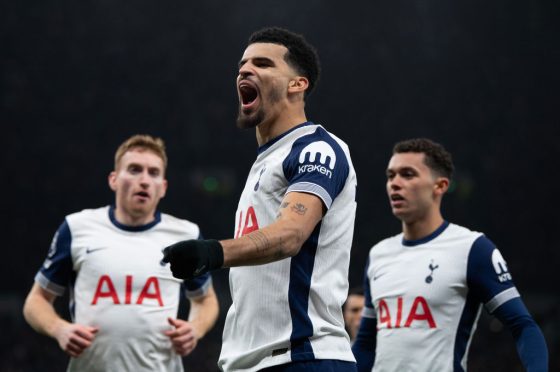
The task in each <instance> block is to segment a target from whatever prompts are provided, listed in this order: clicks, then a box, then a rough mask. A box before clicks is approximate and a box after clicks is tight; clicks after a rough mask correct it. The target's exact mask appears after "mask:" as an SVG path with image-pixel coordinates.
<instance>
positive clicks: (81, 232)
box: [35, 207, 211, 372]
mask: <svg viewBox="0 0 560 372" xmlns="http://www.w3.org/2000/svg"><path fill="white" fill-rule="evenodd" d="M199 236H200V231H199V228H198V226H197V225H195V224H193V223H191V222H189V221H186V220H181V219H178V218H175V217H173V216H170V215H167V214H160V213H157V214H156V219H155V220H154V221H153V222H152V223H150V224H148V225H144V226H134V227H131V226H125V225H122V224H120V223H119V222H118V221H117V220H116V219H115V216H114V209H113V208H112V207H103V208H99V209H88V210H83V211H81V212H78V213H74V214H71V215H69V216H67V217H66V219H65V221H64V223H63V224H62V225H61V226H60V228H59V229H58V231H57V233H56V235H55V237H54V239H53V242H52V244H51V248H50V250H49V253H48V255H47V259H46V260H45V262H44V264H43V266H42V267H41V269H40V271H39V272H38V273H37V275H36V277H35V281H36V282H37V283H38V284H39V285H40V286H41V287H43V288H45V289H46V290H48V291H50V292H52V293H54V294H56V295H59V296H60V295H62V294H63V293H64V291H65V288H69V289H70V299H71V303H70V313H71V314H72V317H73V321H74V322H75V323H79V324H83V325H89V326H95V327H99V331H98V333H97V335H96V337H95V340H94V342H93V343H92V345H91V346H90V347H89V348H87V349H86V350H85V351H84V352H83V354H82V355H81V356H79V357H78V358H71V360H70V364H69V366H68V370H69V371H103V372H107V371H115V372H116V371H162V372H163V371H182V370H183V367H182V361H181V358H180V356H179V355H178V354H176V353H175V352H174V351H173V347H172V345H171V341H170V340H169V338H168V337H167V336H166V335H164V334H163V332H164V331H165V330H168V329H172V328H173V327H172V326H170V325H169V323H168V321H167V318H168V317H171V318H176V317H177V310H178V305H179V295H180V292H181V285H182V283H183V281H182V280H179V279H176V278H174V277H173V275H172V274H171V270H170V269H169V265H166V266H162V265H161V264H160V261H161V259H162V250H163V248H165V247H166V246H168V245H170V244H173V243H175V242H177V241H179V240H185V239H197V238H198V237H199ZM184 284H185V287H186V295H187V296H189V297H191V298H193V297H196V296H200V295H202V294H204V293H205V292H206V291H207V289H208V287H209V286H210V284H211V279H210V277H209V276H208V275H206V276H203V277H201V278H197V279H196V280H193V281H189V282H185V283H184Z"/></svg>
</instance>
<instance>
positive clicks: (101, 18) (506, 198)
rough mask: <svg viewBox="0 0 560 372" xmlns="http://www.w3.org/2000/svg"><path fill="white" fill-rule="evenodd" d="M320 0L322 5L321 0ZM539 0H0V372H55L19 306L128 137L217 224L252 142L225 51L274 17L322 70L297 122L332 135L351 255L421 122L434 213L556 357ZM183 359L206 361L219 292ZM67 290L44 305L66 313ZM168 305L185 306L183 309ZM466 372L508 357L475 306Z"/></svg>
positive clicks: (553, 178)
mask: <svg viewBox="0 0 560 372" xmlns="http://www.w3.org/2000/svg"><path fill="white" fill-rule="evenodd" d="M334 4H336V5H334ZM559 8H560V7H559V5H558V3H557V2H546V1H542V0H534V1H530V2H516V1H510V0H495V1H492V2H488V1H482V0H474V1H468V2H467V1H455V2H442V1H434V0H412V1H394V0H381V1H371V2H365V1H363V2H354V1H345V2H343V3H340V2H330V3H327V2H323V1H319V0H310V1H295V0H285V1H282V2H280V1H261V2H252V1H246V0H243V1H231V2H225V1H216V0H210V1H194V2H189V1H175V0H172V1H169V2H165V3H155V2H151V1H144V0H138V1H136V2H134V3H133V4H132V3H127V2H122V1H104V0H98V1H81V2H74V1H62V2H57V3H56V4H55V3H53V2H40V1H31V2H20V1H11V2H9V1H2V2H1V4H0V50H1V51H0V66H1V70H0V71H1V75H0V87H1V96H0V122H1V123H2V131H3V133H4V135H3V138H4V142H3V144H2V146H0V148H1V150H0V151H1V153H0V154H1V158H2V170H3V174H4V176H3V178H2V198H1V199H2V201H1V202H0V203H1V205H2V220H3V222H2V236H3V237H5V238H7V240H6V241H5V242H4V244H3V247H2V251H1V254H2V260H1V265H2V266H1V267H2V270H0V279H1V281H0V319H1V324H0V325H1V332H0V370H1V371H60V370H64V368H65V366H66V362H67V359H66V357H65V356H64V355H63V353H62V352H61V351H60V350H59V349H58V346H57V345H56V343H55V342H54V341H53V340H51V339H48V338H46V337H44V336H40V335H37V334H35V333H34V332H33V331H32V330H31V329H30V328H29V327H28V326H27V324H26V323H25V322H24V321H23V318H22V316H21V307H22V303H23V300H24V298H25V295H26V293H27V291H28V290H29V288H30V287H31V285H32V281H33V276H34V275H35V273H36V271H37V269H38V268H39V266H40V265H41V263H42V261H43V259H44V257H45V254H46V252H47V249H48V246H49V243H50V240H51V237H52V235H53V233H54V231H55V230H56V228H57V227H58V225H59V224H60V223H61V222H62V220H63V218H64V216H65V215H66V214H68V213H71V212H75V211H78V210H81V209H83V208H89V207H97V206H101V205H105V204H107V203H110V202H112V200H113V196H112V194H111V192H110V190H109V189H108V187H107V185H106V176H107V174H108V172H109V171H110V170H111V169H112V166H113V163H112V162H113V153H114V150H115V148H116V147H117V146H118V144H119V143H120V142H121V141H123V140H124V139H125V138H126V137H128V136H129V135H132V134H135V133H150V134H153V135H157V136H161V137H163V138H164V139H165V140H166V141H167V145H168V152H169V158H170V165H169V171H168V179H169V182H170V188H169V192H168V195H167V197H166V199H165V200H164V201H163V202H162V204H161V210H162V211H164V212H168V213H171V214H174V215H177V216H179V217H183V218H188V219H191V220H193V221H195V222H197V223H199V224H200V226H201V227H202V231H203V233H204V235H205V236H206V237H213V238H226V237H231V236H232V232H233V225H234V223H233V221H234V212H235V209H236V204H237V200H238V197H239V195H240V192H241V189H242V187H243V184H244V182H245V177H246V174H247V172H248V170H249V167H250V165H251V164H252V161H253V159H254V157H255V154H256V151H255V150H256V142H255V138H254V133H253V131H247V132H241V131H239V130H238V129H236V128H235V124H234V119H235V116H236V109H237V97H236V93H235V85H234V80H235V76H236V66H237V62H238V60H239V58H240V57H241V54H242V51H243V49H244V47H245V42H246V39H247V37H248V36H249V34H250V33H251V32H252V31H254V30H256V29H257V28H260V27H262V26H267V25H278V26H283V27H287V28H290V29H293V30H295V31H298V32H301V33H303V34H305V35H306V37H307V38H308V39H309V40H310V41H311V42H312V43H314V44H315V45H316V46H317V48H318V50H319V53H320V56H321V59H322V64H323V75H322V78H321V81H320V83H319V86H318V89H317V91H316V92H315V93H314V94H313V95H312V96H311V97H310V98H309V100H308V105H307V106H308V107H307V111H308V117H309V118H310V119H311V120H313V121H315V122H317V123H322V124H324V125H325V126H326V127H327V128H328V129H329V130H331V131H333V132H334V133H336V134H337V135H338V136H339V137H341V138H343V139H344V140H345V141H346V142H347V143H348V144H349V146H350V149H351V152H352V156H353V160H354V163H355V164H354V165H355V167H356V169H357V173H358V181H359V188H358V202H359V207H358V212H357V222H356V229H355V234H354V236H355V238H354V243H353V248H352V249H353V253H352V262H351V268H350V282H351V285H353V286H354V285H359V284H360V282H361V277H362V270H363V266H364V263H365V258H366V255H367V251H368V249H369V247H371V246H372V245H373V244H374V243H375V242H377V241H378V240H380V239H382V238H384V237H386V236H388V235H391V234H395V233H397V232H398V231H399V223H398V222H397V221H396V220H395V219H394V218H393V217H392V216H391V214H390V210H389V208H388V203H387V201H386V196H385V193H384V183H385V179H384V169H385V166H386V164H387V161H388V158H389V154H390V150H391V147H392V144H393V143H394V142H395V141H397V140H401V139H404V138H409V137H415V136H427V137H431V138H433V139H435V140H437V141H441V142H442V143H444V144H445V145H446V147H447V148H448V149H449V150H450V151H451V152H452V153H453V154H454V159H455V163H456V166H457V169H458V171H457V175H456V179H455V183H454V185H453V186H454V187H453V189H452V192H450V194H449V195H448V196H446V200H445V202H444V214H445V216H446V217H447V219H449V220H451V221H453V222H456V223H459V224H462V225H466V226H468V227H470V228H472V229H475V230H479V231H484V232H485V233H486V234H487V235H488V236H489V237H490V238H491V239H492V240H494V241H495V242H496V243H497V245H498V247H499V248H500V249H501V251H502V253H503V254H504V256H505V257H506V259H507V261H508V263H509V267H510V269H511V271H512V272H513V275H514V280H515V282H516V284H517V286H518V288H519V289H520V291H521V293H522V294H523V298H524V300H525V302H526V304H527V305H528V307H529V309H530V311H531V312H532V314H533V315H534V317H535V319H536V320H537V322H538V323H539V324H540V326H541V327H542V329H543V332H544V334H545V336H546V339H547V342H548V346H549V350H550V354H551V370H553V371H558V370H560V362H559V358H558V351H559V350H560V346H559V345H560V340H559V329H560V295H559V291H558V287H557V284H556V285H555V284H553V283H554V282H557V279H556V280H555V279H554V277H556V275H555V274H554V273H555V272H556V270H558V264H559V259H558V258H559V255H560V253H559V249H558V248H559V247H558V243H557V242H558V239H557V237H556V234H557V230H556V229H557V228H558V222H560V221H559V217H558V210H559V207H560V205H559V203H558V197H557V196H558V191H557V189H558V183H557V179H558V176H557V174H556V171H557V170H558V166H559V164H558V158H559V155H560V146H559V145H558V139H559V135H558V124H559V120H558V119H559V118H560V115H558V106H557V105H558V103H559V101H560V94H559V88H558V83H559V79H558V78H559V74H558V72H557V69H558V65H559V62H560V52H559V47H558V45H559V44H558V37H559V36H560V33H559V26H558V21H557V20H558V19H559V16H560V14H559V13H560V12H559ZM214 278H215V286H216V289H217V291H218V295H219V298H220V300H221V310H222V314H221V317H220V321H219V323H218V325H217V326H216V328H215V329H214V330H213V331H212V332H211V333H210V334H209V335H208V336H207V337H206V339H204V340H203V341H202V342H201V343H200V344H199V348H198V349H197V351H196V352H195V354H194V355H193V356H191V357H188V358H186V363H187V370H188V371H213V370H215V367H214V366H215V360H216V359H217V355H218V353H219V349H220V338H221V329H222V326H223V318H224V316H225V312H226V310H227V307H228V306H229V302H230V297H229V291H228V288H227V273H226V272H225V271H222V272H219V273H217V274H216V275H215V276H214ZM65 300H66V299H64V300H62V301H59V302H58V308H59V309H60V311H61V312H62V313H64V314H67V310H66V309H67V306H66V301H65ZM182 311H185V309H183V310H182ZM469 362H470V367H471V368H470V370H471V371H508V372H509V371H517V370H521V369H520V362H519V359H518V357H517V355H516V352H515V346H514V343H513V341H512V338H511V336H510V334H509V332H508V331H507V330H504V329H503V328H502V326H501V324H500V323H499V322H498V321H496V320H492V319H491V318H490V317H489V316H487V315H484V316H483V318H482V320H481V322H480V325H479V329H478V331H477V334H476V336H475V339H474V341H473V345H472V349H471V353H470V358H469Z"/></svg>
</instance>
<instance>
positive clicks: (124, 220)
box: [115, 207, 155, 226]
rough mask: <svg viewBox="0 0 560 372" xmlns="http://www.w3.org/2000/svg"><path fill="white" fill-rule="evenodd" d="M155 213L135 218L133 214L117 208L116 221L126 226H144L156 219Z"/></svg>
mask: <svg viewBox="0 0 560 372" xmlns="http://www.w3.org/2000/svg"><path fill="white" fill-rule="evenodd" d="M154 212H155V211H153V212H152V213H147V214H142V215H138V216H134V215H132V214H131V213H128V212H126V211H124V210H123V209H122V208H119V207H116V208H115V219H116V220H117V221H118V222H119V223H121V224H123V225H126V226H143V225H147V224H149V223H150V222H152V221H153V220H154V219H155V217H154Z"/></svg>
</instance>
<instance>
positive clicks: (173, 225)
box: [161, 213, 200, 239]
mask: <svg viewBox="0 0 560 372" xmlns="http://www.w3.org/2000/svg"><path fill="white" fill-rule="evenodd" d="M161 225H162V227H164V228H166V229H169V230H173V231H178V232H182V233H184V234H185V235H187V236H188V238H189V239H197V238H198V236H199V235H200V227H199V226H198V225H197V224H196V223H194V222H191V221H189V220H186V219H183V218H178V217H175V216H172V215H170V214H167V213H161Z"/></svg>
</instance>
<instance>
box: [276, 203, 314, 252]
mask: <svg viewBox="0 0 560 372" xmlns="http://www.w3.org/2000/svg"><path fill="white" fill-rule="evenodd" d="M324 208H325V207H324V204H323V202H322V201H321V199H319V198H318V197H317V196H315V195H313V194H308V193H304V192H289V193H288V194H286V196H285V197H284V200H282V203H281V204H280V207H279V209H278V214H277V220H276V223H279V224H284V225H289V226H292V227H293V228H295V229H297V230H298V233H299V234H301V239H302V240H304V241H305V240H306V239H307V238H308V237H309V236H310V235H311V233H312V232H313V229H315V226H317V224H318V223H319V221H320V220H321V218H322V217H323V211H324Z"/></svg>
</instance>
